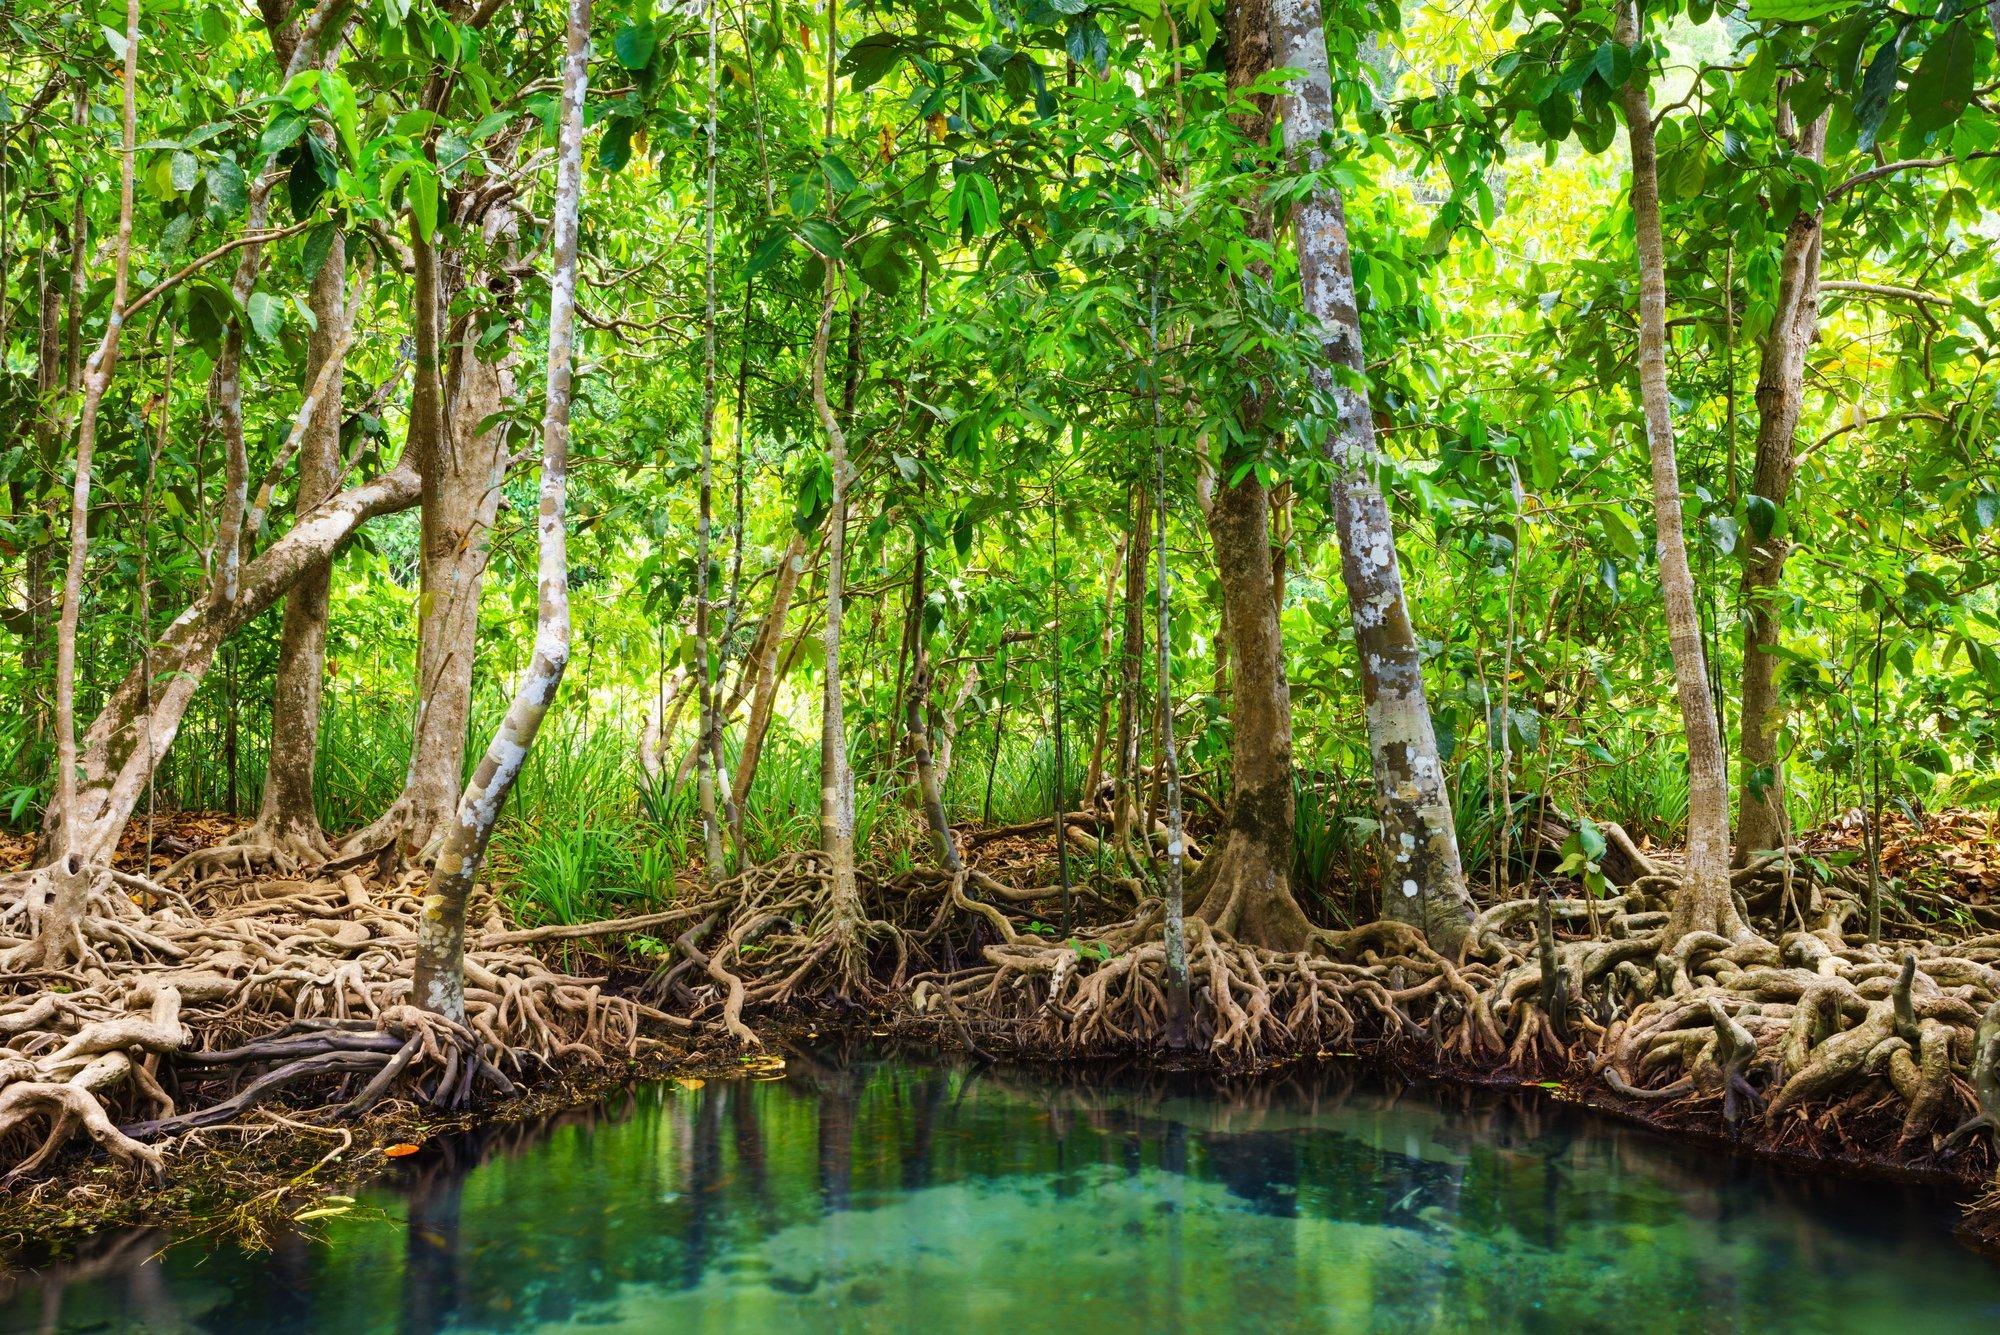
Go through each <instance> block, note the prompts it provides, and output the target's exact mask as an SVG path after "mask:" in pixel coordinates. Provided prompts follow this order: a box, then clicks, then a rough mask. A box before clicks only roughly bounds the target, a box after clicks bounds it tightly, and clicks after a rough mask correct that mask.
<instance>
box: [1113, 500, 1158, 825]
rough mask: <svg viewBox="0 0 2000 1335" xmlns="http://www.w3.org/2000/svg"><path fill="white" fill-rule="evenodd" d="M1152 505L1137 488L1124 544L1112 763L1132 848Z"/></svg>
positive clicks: (1117, 818)
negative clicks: (1115, 746) (1121, 636)
mask: <svg viewBox="0 0 2000 1335" xmlns="http://www.w3.org/2000/svg"><path fill="white" fill-rule="evenodd" d="M1152 529H1153V520H1152V505H1151V504H1150V503H1149V502H1148V500H1147V498H1146V488H1145V487H1143V486H1135V487H1133V488H1132V539H1131V541H1130V542H1128V543H1127V544H1126V545H1125V629H1124V640H1123V647H1122V648H1121V650H1120V654H1119V661H1120V664H1121V668H1120V675H1119V690H1118V756H1117V759H1116V760H1115V762H1114V763H1113V765H1112V771H1111V773H1112V788H1111V831H1112V840H1113V842H1115V843H1116V844H1117V845H1118V847H1120V848H1122V849H1125V850H1126V851H1127V852H1130V851H1131V848H1132V825H1133V823H1134V821H1135V820H1136V819H1137V817H1138V805H1139V729H1140V723H1139V718H1140V712H1139V695H1140V690H1141V684H1140V676H1139V664H1140V656H1141V654H1143V653H1144V651H1145V643H1146V558H1147V556H1148V555H1149V554H1150V552H1151V550H1152V539H1151V534H1152Z"/></svg>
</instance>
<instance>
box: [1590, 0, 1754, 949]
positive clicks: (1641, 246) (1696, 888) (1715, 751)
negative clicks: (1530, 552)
mask: <svg viewBox="0 0 2000 1335" xmlns="http://www.w3.org/2000/svg"><path fill="white" fill-rule="evenodd" d="M1640 35H1641V32H1640V25H1639V14H1638V10H1637V7H1636V5H1634V4H1632V3H1629V0H1621V3H1620V6H1619V10H1618V27H1617V37H1616V40H1618V41H1619V42H1621V43H1623V44H1624V45H1626V46H1636V45H1637V44H1638V42H1639V40H1640ZM1646 76H1647V69H1646V62H1643V61H1635V62H1634V65H1633V70H1632V76H1631V77H1630V78H1629V79H1627V80H1626V81H1625V86H1624V87H1623V88H1622V89H1620V90H1619V96H1620V98H1621V100H1622V101H1623V103H1624V108H1625V128H1626V133H1627V135H1628V136H1629V138H1630V140H1631V145H1632V217H1633V221H1634V223H1635V225H1636V236H1637V246H1638V253H1639V392H1640V398H1641V400H1642V402H1643V404H1644V407H1645V412H1646V444H1647V448H1648V449H1649V450H1650V452H1651V454H1652V461H1653V516H1654V522H1655V523H1656V525H1657V526H1658V529H1659V534H1658V539H1657V544H1658V551H1659V560H1660V593H1661V598H1662V600H1663V601H1664V603H1665V604H1666V612H1667V634H1668V638H1669V641H1670V643H1671V646H1672V649H1673V658H1674V684H1675V687H1676V689H1677V692H1678V694H1679V697H1680V707H1681V721H1682V726H1683V727H1684V728H1685V730H1686V733H1687V751H1688V856H1687V869H1686V871H1685V873H1684V874H1683V876H1682V883H1681V886H1680V889H1679V891H1678V892H1677V893H1676V895H1675V897H1674V902H1673V906H1672V916H1671V918H1670V920H1669V922H1668V927H1667V931H1668V939H1669V940H1670V941H1677V940H1679V939H1680V938H1681V937H1683V936H1685V935H1687V934H1688V933H1690V932H1717V933H1719V934H1721V935H1723V936H1726V937H1730V938H1741V937H1746V936H1749V935H1750V929H1749V928H1748V927H1747V926H1746V925H1745V924H1744V922H1743V919H1742V917H1741V916H1740V915H1739V914H1738V913H1737V911H1736V903H1735V900H1734V898H1733V897H1732V896H1731V894H1730V889H1729V792H1728V789H1727V787H1726V786H1725V781H1724V779H1723V770H1722V737H1721V734H1720V732H1719V731H1718V729H1717V727H1716V721H1715V701H1714V700H1713V699H1712V698H1711V697H1710V695H1709V693H1708V665H1707V664H1706V663H1705V662H1704V661H1703V655H1702V649H1701V624H1700V621H1699V619H1698V617H1697V615H1696V612H1695V600H1694V576H1693V574H1692V572H1691V571H1690V570H1689V569H1688V555H1687V539H1686V536H1685V535H1684V533H1683V532H1682V520H1681V483H1680V468H1679V464H1678V462H1677V461H1676V459H1675V457H1674V423H1673V402H1672V399H1671V398H1670V396H1669V394H1668V389H1667V260H1666V246H1665V243H1664V241H1663V240H1662V239H1661V234H1660V177H1659V160H1658V157H1657V155H1656V153H1655V151H1654V147H1653V113H1652V106H1651V104H1650V99H1649V98H1648V96H1647V91H1646V84H1647V77H1646Z"/></svg>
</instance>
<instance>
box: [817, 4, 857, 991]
mask: <svg viewBox="0 0 2000 1335" xmlns="http://www.w3.org/2000/svg"><path fill="white" fill-rule="evenodd" d="M829 14H831V6H829ZM830 23H831V18H829V24H830ZM830 77H831V76H830V75H829V78H830ZM840 290H841V280H840V270H839V267H838V266H837V265H835V264H833V263H831V262H829V263H828V264H827V272H826V295H825V300H824V301H823V302H822V303H821V306H820V315H819V330H818V332H817V334H816V335H815V337H814V340H813V370H812V398H813V407H814V409H815V410H816V411H817V412H818V414H819V420H820V426H821V428H822V429H823V430H824V431H825V432H826V440H827V468H828V470H829V471H830V472H831V474H832V477H833V504H832V507H831V508H830V510H829V511H828V513H827V518H826V523H827V547H826V629H825V631H824V637H823V640H822V643H823V644H824V646H825V655H824V658H825V673H826V678H825V688H824V691H823V692H822V695H821V704H820V745H819V764H820V780H819V782H820V808H819V810H820V847H821V851H823V852H824V853H825V854H826V860H827V890H828V894H827V915H826V924H827V930H828V934H829V936H830V937H831V939H832V941H833V946H834V950H835V953H836V954H837V956H838V958H839V969H840V975H841V978H842V981H843V983H844V984H846V985H849V986H852V985H854V984H856V983H858V982H859V981H860V976H861V971H862V967H863V956H862V952H861V925H862V912H861V891H860V888H859V886H858V885H857V884H856V882H855V877H854V772H853V770H852V769H851V768H850V767H849V765H848V757H847V727H846V720H845V716H844V715H843V713H842V700H841V679H840V629H841V623H842V620H843V618H844V614H845V611H846V609H845V606H844V601H845V598H846V579H847V531H846V530H847V487H848V482H849V478H848V465H847V432H846V430H845V428H844V427H843V425H842V423H841V421H840V415H838V414H836V413H835V412H834V411H833V408H832V405H831V404H829V403H828V402H827V397H826V352H827V341H828V339H829V338H830V337H831V335H832V331H833V307H834V302H835V300H836V298H838V297H839V295H840ZM859 318H860V312H859V309H858V308H857V309H856V310H855V312H854V314H853V315H852V316H851V317H850V323H849V326H848V350H849V355H850V357H852V356H853V354H854V352H855V351H856V349H857V348H858V345H859V328H858V323H859Z"/></svg>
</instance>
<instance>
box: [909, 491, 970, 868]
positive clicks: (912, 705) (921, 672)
mask: <svg viewBox="0 0 2000 1335" xmlns="http://www.w3.org/2000/svg"><path fill="white" fill-rule="evenodd" d="M913 536H914V538H915V541H916V557H915V561H914V563H913V564H914V569H913V570H912V573H911V575H910V656H911V658H912V660H913V666H912V668H911V672H910V682H909V688H908V690H907V691H905V693H904V698H903V719H904V728H905V731H906V735H907V738H908V743H909V748H910V753H911V754H912V755H913V756H915V757H916V762H917V796H918V797H919V799H920V800H921V801H922V802H923V807H924V823H925V824H926V825H928V826H929V827H930V835H931V851H932V852H933V853H935V854H936V855H937V860H938V865H939V866H940V867H943V868H944V869H945V870H946V871H948V872H952V873H954V874H956V873H957V872H960V871H963V870H964V869H965V864H964V863H963V862H961V861H960V860H959V856H958V846H957V845H956V844H954V843H953V842H952V838H951V823H950V822H949V821H947V820H946V819H945V814H944V790H943V788H942V786H941V785H940V784H939V782H938V768H937V764H936V762H935V761H934V760H933V759H932V756H931V735H930V724H929V718H928V714H929V709H930V691H931V664H930V655H929V654H928V653H927V652H926V651H925V646H924V641H925V639H926V635H925V632H924V600H925V598H926V597H928V591H927V590H926V589H925V587H924V574H925V570H924V567H925V564H926V562H925V559H924V535H923V532H922V530H921V529H916V530H914V532H913Z"/></svg>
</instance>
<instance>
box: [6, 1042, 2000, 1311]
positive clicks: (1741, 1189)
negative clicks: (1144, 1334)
mask: <svg viewBox="0 0 2000 1335" xmlns="http://www.w3.org/2000/svg"><path fill="white" fill-rule="evenodd" d="M1951 1219H1952V1211H1951V1206H1950V1204H1949V1202H1948V1201H1947V1200H1946V1199H1945V1198H1944V1197H1943V1196H1942V1195H1940V1194H1938V1193H1935V1192H1931V1191H1927V1190H1921V1189H1916V1188H1908V1187H1901V1186H1894V1185H1887V1184H1882V1183H1870V1182H1856V1181H1852V1180H1847V1179H1842V1178H1839V1177H1836V1176H1834V1175H1833V1174H1832V1173H1831V1171H1828V1172H1826V1173H1823V1174H1806V1173H1801V1172H1796V1171H1786V1170H1777V1169H1772V1168H1768V1167H1764V1166H1760V1165H1757V1164H1754V1163H1751V1162H1749V1161H1747V1160H1744V1159H1740V1158H1736V1157H1733V1156H1730V1155H1728V1154H1726V1153H1721V1152H1718V1151H1714V1150H1704V1149H1699V1148H1693V1147H1689V1146H1687V1145H1682V1144H1676V1143H1673V1142H1670V1141H1668V1140H1666V1139H1664V1138H1662V1137H1660V1136H1657V1135H1654V1134H1652V1133H1650V1132H1647V1131H1644V1130H1641V1129H1637V1128H1633V1127H1629V1126H1625V1125H1621V1124H1618V1123H1615V1122H1612V1121H1609V1120H1607V1119H1605V1118H1602V1117H1599V1116H1596V1115H1593V1114H1591V1113H1589V1112H1587V1111H1585V1110H1582V1109H1578V1108H1575V1107H1573V1106H1569V1105H1565V1104H1562V1103H1559V1102H1556V1101H1554V1100H1551V1099H1548V1098H1543V1097H1540V1096H1537V1095H1529V1094H1502V1093H1494V1092H1489V1091H1468V1090H1451V1089H1441V1088H1433V1087H1428V1086H1419V1087H1396V1086H1390V1085H1385V1084H1383V1083H1381V1082H1380V1081H1377V1080H1373V1079H1370V1078H1366V1077H1357V1076H1356V1075H1355V1074H1354V1073H1353V1072H1351V1071H1347V1070H1343V1069H1339V1068H1327V1067H1316V1068H1311V1069H1300V1070H1294V1071H1292V1072H1290V1073H1288V1074H1285V1075H1282V1076H1278V1077H1264V1078H1261V1079H1258V1080H1255V1081H1245V1082H1232V1083H1226V1084H1218V1083H1216V1082H1213V1081H1205V1080H1200V1079H1196V1078H1192V1077H1172V1076H1163V1075H1158V1074H1151V1075H1127V1076H1124V1077H1120V1076H1117V1075H1110V1076H1099V1077H1095V1078H1090V1079H1083V1078H1078V1077H1067V1076H1058V1075H1051V1074H1048V1073H1045V1072H1028V1071H1022V1070H1018V1069H998V1068H990V1067H989V1068H983V1069H974V1068H969V1067H966V1066H961V1065H951V1064H945V1063H940V1062H933V1061H922V1060H910V1059H906V1058H897V1057H884V1056H881V1055H879V1054H860V1055H857V1054H852V1053H849V1054H844V1055H843V1054H838V1053H834V1052H831V1051H828V1050H816V1051H812V1052H805V1053H799V1054H795V1055H793V1056H792V1057H791V1059H790V1066H789V1069H788V1071H787V1072H786V1078H784V1079H770V1078H763V1079H758V1078H753V1077H746V1078H743V1079H738V1080H712V1081H709V1082H707V1083H706V1084H698V1083H696V1082H688V1083H687V1084H674V1083H668V1084H662V1085H657V1086H647V1087H642V1088H639V1089H636V1090H633V1091H631V1092H629V1093H627V1094H624V1095H621V1096H619V1097H617V1098H615V1099H612V1100H609V1101H607V1102H605V1103H602V1104H599V1105H596V1106H594V1107H591V1108H587V1109H583V1110H579V1111H577V1112H574V1113H571V1114H567V1115H565V1116H563V1117H560V1118H557V1119H554V1120H552V1121H550V1122H546V1123H543V1124H541V1125H539V1126H533V1127H514V1128H506V1129H500V1130H495V1131H490V1132H486V1133H475V1134H471V1135H467V1136H462V1137H456V1138H447V1139H441V1140H439V1141H436V1142H433V1143H432V1144H430V1145H428V1146H426V1147H425V1148H424V1149H423V1151H422V1152H421V1153H420V1154H417V1155H415V1156H412V1157H410V1158H408V1159H406V1160H403V1161H401V1162H400V1163H399V1164H398V1165H397V1167H396V1169H395V1170H394V1172H393V1174H392V1175H391V1177H389V1178H388V1179H387V1180H385V1181H383V1182H382V1183H380V1184H378V1185H377V1186H375V1187H373V1188H370V1189H369V1190H367V1191H365V1192H363V1193H362V1194H361V1197H360V1200H359V1202H358V1203H357V1205H356V1206H355V1208H354V1209H353V1210H352V1211H351V1212H350V1213H348V1214H346V1215H341V1216H334V1217H327V1218H322V1219H318V1220H315V1221H313V1223H312V1224H311V1225H310V1227H311V1228H312V1229H313V1230H314V1232H313V1233H312V1234H311V1235H308V1234H307V1233H305V1232H301V1233H299V1234H297V1235H294V1236H288V1237H284V1238H282V1239H280V1240H279V1242H278V1243H277V1245H276V1247H275V1248H274V1249H273V1250H271V1251H268V1252H246V1251H242V1250H239V1249H237V1248H235V1247H233V1246H211V1247H202V1246H199V1245H193V1244H190V1245H184V1246H178V1247H169V1248H167V1249H166V1250H164V1251H163V1252H162V1251H161V1250H160V1249H161V1248H162V1246H163V1245H164V1244H165V1243H167V1242H168V1241H169V1239H167V1238H166V1237H165V1236H164V1235H161V1234H158V1233H153V1234H145V1233H133V1234H123V1235H111V1236H107V1237H105V1238H103V1239H100V1240H99V1242H98V1244H97V1246H96V1248H95V1249H94V1250H93V1251H92V1252H91V1253H89V1254H86V1255H85V1256H83V1257H81V1258H79V1259H77V1260H73V1261H70V1262H67V1263H65V1264H64V1265H61V1266H58V1267H53V1268H50V1269H48V1270H45V1271H43V1272H40V1273H27V1272H22V1273H16V1274H14V1275H12V1276H7V1277H0V1329H4V1330H9V1331H12V1330H50V1331H92V1330H113V1331H115V1330H138V1329H143V1330H147V1331H178V1330H193V1331H319V1330H324V1331H343V1332H345V1331H373V1330H384V1331H406V1332H424V1333H427V1332H432V1331H448V1330H464V1331H531V1330H560V1329H582V1328H589V1329H592V1330H606V1331H658V1330H671V1331H675V1332H702V1331H760V1332H761V1331H772V1330H779V1331H782V1330H787V1329H791V1330H910V1331H986V1330H997V1331H1010V1332H1011V1331H1028V1330H1048V1329H1060V1330H1068V1331H1086V1330H1123V1329H1144V1330H1193V1329H1201V1330H1280V1329H1287V1330H1288V1329H1314V1330H1318V1329H1327V1330H1384V1331H1426V1330H1441V1331H1456V1330H1490V1331H1501V1330H1564V1331H1587V1330H1628V1329H1645V1330H1654V1331H1670V1330H1735V1329H1756V1330H1771V1331H1846V1330H1855V1331H1872V1330H1888V1329H1893V1330H1896V1331H1898V1332H1899V1335H1900V1333H1913V1332H1918V1331H1932V1330H1937V1331H1958V1330H1968V1331H1969V1330H1992V1329H1996V1328H2000V1267H1996V1266H1995V1265H1994V1264H1993V1263H1992V1262H1991V1261H1989V1260H1987V1259H1986V1258H1984V1257H1982V1256H1979V1255H1977V1254H1975V1253H1973V1252H1971V1251H1968V1250H1966V1249H1964V1248H1962V1247H1960V1246H1958V1245H1957V1244H1956V1243H1954V1242H1953V1241H1952V1239H1951V1236H1950V1232H1949V1230H1950V1225H1951Z"/></svg>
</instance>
